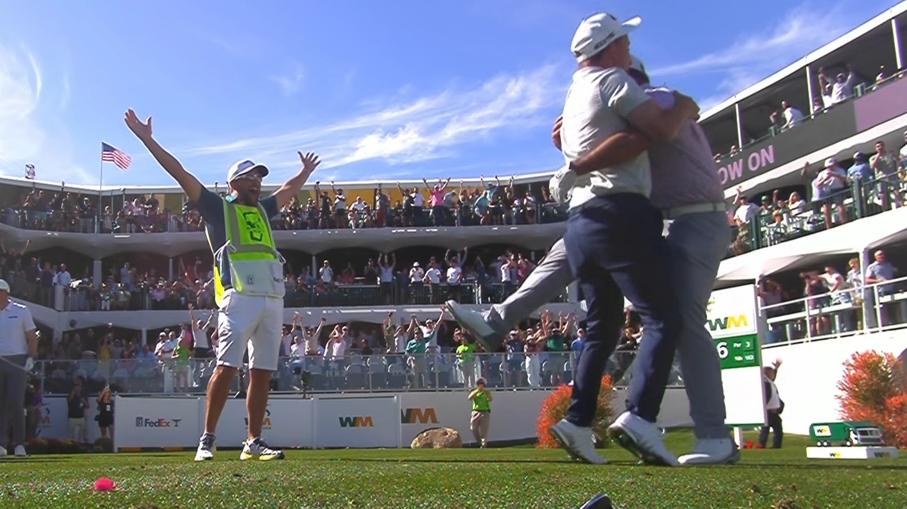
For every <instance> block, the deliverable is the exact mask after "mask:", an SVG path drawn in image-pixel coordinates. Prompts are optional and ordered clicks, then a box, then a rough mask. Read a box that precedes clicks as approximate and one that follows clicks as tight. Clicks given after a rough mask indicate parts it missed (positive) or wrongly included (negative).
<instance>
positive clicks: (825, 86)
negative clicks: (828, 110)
mask: <svg viewBox="0 0 907 509" xmlns="http://www.w3.org/2000/svg"><path fill="white" fill-rule="evenodd" d="M846 68H847V74H844V73H843V72H840V73H838V74H837V75H836V76H835V80H834V82H832V81H831V80H830V79H829V78H828V75H827V74H826V73H825V70H824V69H823V68H821V67H820V68H819V89H820V90H821V92H822V95H823V98H824V97H825V96H827V97H828V98H829V101H830V103H829V104H826V107H828V106H832V105H835V104H838V103H842V102H844V101H846V100H848V99H850V98H851V97H853V87H854V85H855V84H856V80H857V78H856V75H855V74H854V72H853V68H851V67H850V64H847V66H846Z"/></svg>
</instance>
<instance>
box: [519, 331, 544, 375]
mask: <svg viewBox="0 0 907 509" xmlns="http://www.w3.org/2000/svg"><path fill="white" fill-rule="evenodd" d="M547 339H548V338H547V334H546V330H545V328H544V327H543V325H542V324H541V323H540V324H539V327H538V329H534V328H528V329H526V339H525V340H524V346H523V351H524V353H525V357H526V360H525V369H526V381H527V383H528V384H529V387H540V386H541V384H542V373H541V371H542V352H543V351H544V350H545V343H546V342H547Z"/></svg>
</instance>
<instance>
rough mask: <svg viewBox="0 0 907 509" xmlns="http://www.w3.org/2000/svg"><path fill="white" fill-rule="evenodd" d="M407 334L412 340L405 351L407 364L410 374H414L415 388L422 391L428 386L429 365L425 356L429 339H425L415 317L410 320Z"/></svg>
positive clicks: (413, 382)
mask: <svg viewBox="0 0 907 509" xmlns="http://www.w3.org/2000/svg"><path fill="white" fill-rule="evenodd" d="M407 332H408V334H410V336H411V337H412V339H411V340H409V342H408V343H407V344H406V349H405V350H404V351H405V352H406V355H407V359H406V362H407V365H408V366H409V368H410V373H412V377H413V378H412V384H413V387H415V388H417V389H421V388H423V387H425V386H426V383H425V382H426V375H427V373H426V371H427V369H428V367H427V366H428V364H427V362H426V359H425V355H426V353H427V352H428V338H426V337H425V334H424V333H423V332H422V329H421V328H420V327H419V326H418V322H416V317H415V316H413V317H412V319H411V320H410V325H409V329H408V330H407Z"/></svg>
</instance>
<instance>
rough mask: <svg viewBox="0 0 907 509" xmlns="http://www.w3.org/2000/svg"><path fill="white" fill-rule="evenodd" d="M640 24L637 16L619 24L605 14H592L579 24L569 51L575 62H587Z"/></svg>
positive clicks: (609, 15) (612, 17)
mask: <svg viewBox="0 0 907 509" xmlns="http://www.w3.org/2000/svg"><path fill="white" fill-rule="evenodd" d="M640 23H642V18H640V17H639V16H635V17H632V18H630V19H628V20H627V21H624V22H623V23H621V22H619V21H617V18H615V17H614V16H612V15H611V14H608V13H606V12H600V13H598V14H593V15H592V16H589V17H588V18H586V19H584V20H582V21H581V22H580V24H579V27H578V28H577V29H576V33H574V34H573V42H571V43H570V51H572V52H573V56H574V57H576V61H577V62H582V61H584V60H588V59H590V58H592V57H593V56H595V55H596V54H598V53H599V52H601V51H602V50H603V49H605V48H607V47H608V45H609V44H611V43H612V42H614V41H616V40H617V39H619V38H621V37H623V36H625V35H627V34H628V33H630V32H631V31H633V29H635V28H636V27H638V26H639V24H640Z"/></svg>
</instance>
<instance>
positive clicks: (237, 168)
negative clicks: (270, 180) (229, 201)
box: [227, 159, 269, 182]
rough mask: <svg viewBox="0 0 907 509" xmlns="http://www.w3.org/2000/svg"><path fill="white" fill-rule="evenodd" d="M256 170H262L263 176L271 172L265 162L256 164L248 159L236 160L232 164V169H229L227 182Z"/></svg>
mask: <svg viewBox="0 0 907 509" xmlns="http://www.w3.org/2000/svg"><path fill="white" fill-rule="evenodd" d="M255 170H261V171H262V175H261V176H262V177H266V176H267V175H268V173H269V171H268V167H267V166H265V165H263V164H255V163H253V162H252V161H250V160H248V159H243V160H242V161H236V162H235V163H233V165H232V166H230V169H229V170H227V182H233V181H234V180H236V179H237V178H239V177H240V176H242V175H245V174H246V173H250V172H253V171H255Z"/></svg>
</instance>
